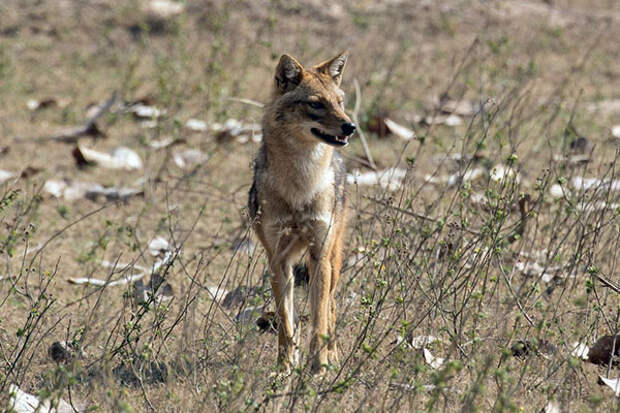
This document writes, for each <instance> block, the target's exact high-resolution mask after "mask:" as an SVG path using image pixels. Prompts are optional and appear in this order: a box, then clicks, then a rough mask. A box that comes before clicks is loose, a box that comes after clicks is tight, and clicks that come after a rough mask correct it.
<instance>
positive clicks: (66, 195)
mask: <svg viewBox="0 0 620 413" xmlns="http://www.w3.org/2000/svg"><path fill="white" fill-rule="evenodd" d="M43 190H44V191H45V192H48V193H49V194H51V195H52V196H54V197H55V198H59V199H65V200H67V201H75V200H77V199H81V198H87V199H91V200H97V198H99V197H104V198H106V199H108V200H115V201H126V200H127V199H128V198H131V197H133V196H137V195H142V194H143V193H144V190H143V189H140V188H116V187H109V188H105V187H103V186H102V185H100V184H95V183H91V182H79V181H71V180H56V179H50V180H47V181H45V184H44V185H43Z"/></svg>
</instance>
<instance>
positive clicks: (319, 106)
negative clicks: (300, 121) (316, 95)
mask: <svg viewBox="0 0 620 413" xmlns="http://www.w3.org/2000/svg"><path fill="white" fill-rule="evenodd" d="M306 104H307V105H308V106H310V107H311V108H312V109H324V108H325V105H324V104H323V103H321V102H316V101H312V102H306Z"/></svg>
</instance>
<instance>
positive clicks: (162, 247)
mask: <svg viewBox="0 0 620 413" xmlns="http://www.w3.org/2000/svg"><path fill="white" fill-rule="evenodd" d="M147 249H148V251H149V253H150V254H151V255H152V256H154V257H156V256H158V255H160V254H165V253H166V252H169V251H170V243H169V242H168V241H167V240H166V239H165V238H164V237H155V238H153V239H152V240H151V241H150V242H149V244H148V246H147Z"/></svg>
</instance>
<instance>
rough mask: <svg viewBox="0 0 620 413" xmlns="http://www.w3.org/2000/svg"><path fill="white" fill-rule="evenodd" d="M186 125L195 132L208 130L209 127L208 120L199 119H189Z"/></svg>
mask: <svg viewBox="0 0 620 413" xmlns="http://www.w3.org/2000/svg"><path fill="white" fill-rule="evenodd" d="M185 127H186V128H187V129H189V130H191V131H193V132H206V131H207V130H208V129H209V128H208V127H207V124H206V122H204V121H202V120H199V119H188V120H187V122H185Z"/></svg>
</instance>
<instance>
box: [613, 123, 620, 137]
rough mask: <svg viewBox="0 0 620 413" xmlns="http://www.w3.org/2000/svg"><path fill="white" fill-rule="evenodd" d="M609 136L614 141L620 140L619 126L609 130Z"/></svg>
mask: <svg viewBox="0 0 620 413" xmlns="http://www.w3.org/2000/svg"><path fill="white" fill-rule="evenodd" d="M611 136H613V137H614V138H616V139H620V125H614V126H613V127H612V128H611Z"/></svg>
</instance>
